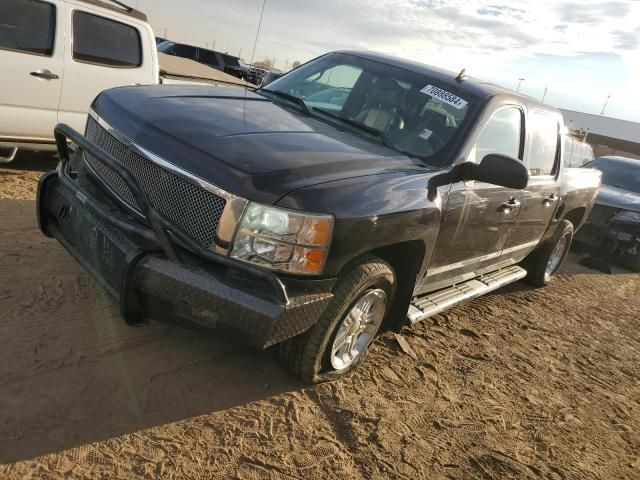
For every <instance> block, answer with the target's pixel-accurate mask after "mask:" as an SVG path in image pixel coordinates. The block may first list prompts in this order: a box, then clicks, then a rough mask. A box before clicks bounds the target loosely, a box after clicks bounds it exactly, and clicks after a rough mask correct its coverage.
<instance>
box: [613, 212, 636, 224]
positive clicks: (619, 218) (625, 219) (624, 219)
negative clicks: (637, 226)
mask: <svg viewBox="0 0 640 480" xmlns="http://www.w3.org/2000/svg"><path fill="white" fill-rule="evenodd" d="M613 221H614V222H618V223H640V212H632V211H630V210H624V211H622V212H620V213H618V214H617V215H616V216H615V217H613Z"/></svg>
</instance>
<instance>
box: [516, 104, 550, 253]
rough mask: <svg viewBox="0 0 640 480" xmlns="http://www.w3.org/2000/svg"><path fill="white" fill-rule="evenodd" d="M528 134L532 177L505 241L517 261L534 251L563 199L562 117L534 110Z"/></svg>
mask: <svg viewBox="0 0 640 480" xmlns="http://www.w3.org/2000/svg"><path fill="white" fill-rule="evenodd" d="M527 125H528V126H529V129H528V130H529V135H528V142H527V145H528V146H527V151H526V154H525V163H526V164H527V167H528V168H529V174H530V175H531V178H530V180H529V185H528V186H527V188H526V189H525V190H524V191H523V195H522V206H521V208H520V213H519V214H518V218H517V221H516V223H515V225H514V227H513V229H512V231H511V233H510V235H509V238H508V239H507V242H506V243H505V250H507V251H508V252H510V254H511V258H512V260H513V261H514V262H519V261H520V260H522V259H523V258H524V257H525V256H526V255H527V254H528V253H529V252H531V250H533V249H534V248H535V247H536V246H537V245H538V242H539V241H540V238H541V237H542V235H544V233H545V231H546V230H547V227H548V226H549V224H550V223H551V219H552V217H553V216H554V214H555V212H556V210H557V208H558V202H559V199H560V180H559V170H560V160H561V149H560V145H561V132H560V118H558V117H557V116H556V115H554V114H552V113H551V112H544V111H538V110H533V111H530V112H529V118H528V121H527Z"/></svg>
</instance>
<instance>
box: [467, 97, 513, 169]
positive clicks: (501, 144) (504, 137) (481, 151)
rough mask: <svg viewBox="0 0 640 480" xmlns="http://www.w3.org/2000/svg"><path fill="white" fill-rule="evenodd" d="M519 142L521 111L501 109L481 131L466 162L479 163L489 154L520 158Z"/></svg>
mask: <svg viewBox="0 0 640 480" xmlns="http://www.w3.org/2000/svg"><path fill="white" fill-rule="evenodd" d="M521 142H522V111H521V110H520V109H519V108H517V107H505V108H501V109H500V110H498V111H497V112H495V113H494V114H493V116H492V117H491V119H490V120H489V121H488V122H487V124H486V125H485V126H484V128H483V129H482V132H481V133H480V135H479V136H478V140H477V141H476V144H475V146H474V147H473V150H472V151H471V155H470V156H469V159H468V160H469V161H470V162H474V163H480V162H481V161H482V159H483V158H484V157H485V156H487V155H489V154H491V153H497V154H500V155H506V156H508V157H511V158H522V157H521Z"/></svg>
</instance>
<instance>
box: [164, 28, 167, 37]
mask: <svg viewBox="0 0 640 480" xmlns="http://www.w3.org/2000/svg"><path fill="white" fill-rule="evenodd" d="M163 38H167V27H164V37H163Z"/></svg>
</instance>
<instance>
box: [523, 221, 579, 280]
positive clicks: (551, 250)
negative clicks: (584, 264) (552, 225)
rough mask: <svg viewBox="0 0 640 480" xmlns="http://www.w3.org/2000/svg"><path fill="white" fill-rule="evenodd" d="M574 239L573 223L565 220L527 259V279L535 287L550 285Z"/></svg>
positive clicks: (525, 265) (525, 262) (525, 263)
mask: <svg viewBox="0 0 640 480" xmlns="http://www.w3.org/2000/svg"><path fill="white" fill-rule="evenodd" d="M572 240H573V224H572V223H571V222H569V221H568V220H563V221H562V222H561V223H560V225H558V227H557V229H556V231H555V232H554V234H553V235H552V236H551V238H550V239H549V240H547V241H546V242H545V243H544V244H543V245H541V246H540V247H539V248H538V249H537V250H535V251H534V252H533V253H532V254H531V255H529V257H527V258H526V259H525V261H524V262H523V263H524V267H525V269H526V270H527V278H526V281H527V282H528V283H530V284H531V285H533V286H535V287H544V286H546V285H548V284H549V283H550V282H551V281H552V280H553V278H554V277H555V276H556V274H557V273H558V271H560V268H561V267H562V264H563V263H564V260H565V259H566V258H567V254H568V253H569V249H570V248H571V241H572Z"/></svg>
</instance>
